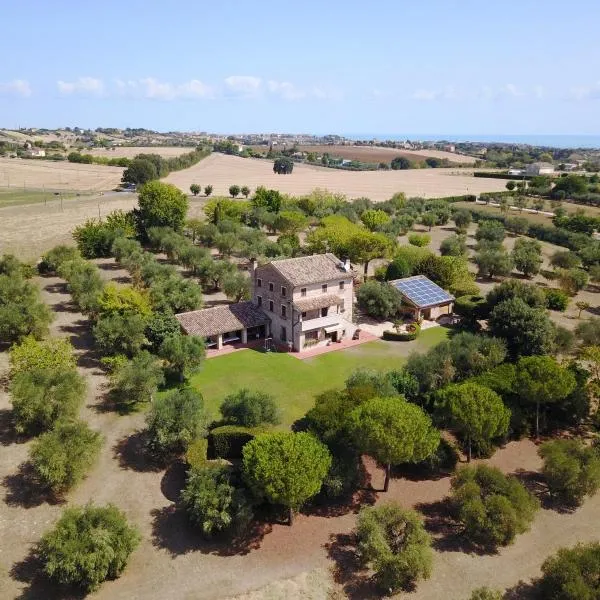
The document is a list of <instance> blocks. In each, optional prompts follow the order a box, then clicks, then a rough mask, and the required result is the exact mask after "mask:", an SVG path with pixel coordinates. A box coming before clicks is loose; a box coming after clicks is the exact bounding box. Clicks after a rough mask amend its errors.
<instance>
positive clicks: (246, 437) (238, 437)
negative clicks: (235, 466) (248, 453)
mask: <svg viewBox="0 0 600 600" xmlns="http://www.w3.org/2000/svg"><path fill="white" fill-rule="evenodd" d="M254 435H255V434H254V433H253V432H252V431H250V430H249V429H248V428H246V427H242V426H239V425H223V426H221V427H215V428H214V429H212V430H211V432H210V435H209V444H210V447H211V449H212V454H213V455H214V456H215V458H241V457H242V450H243V448H244V446H245V445H246V444H247V443H248V442H249V441H250V440H252V439H254Z"/></svg>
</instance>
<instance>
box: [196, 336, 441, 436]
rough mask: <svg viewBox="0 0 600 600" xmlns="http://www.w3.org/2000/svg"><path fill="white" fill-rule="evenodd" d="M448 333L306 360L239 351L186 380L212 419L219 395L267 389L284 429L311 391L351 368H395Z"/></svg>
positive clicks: (335, 383)
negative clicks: (205, 405) (242, 389)
mask: <svg viewBox="0 0 600 600" xmlns="http://www.w3.org/2000/svg"><path fill="white" fill-rule="evenodd" d="M449 331H450V330H448V329H446V328H444V327H434V328H432V329H427V330H425V331H424V332H423V333H422V334H421V335H420V336H419V338H418V339H417V340H415V341H414V342H383V341H375V342H369V343H367V344H362V345H360V346H355V347H354V348H348V349H347V350H339V351H337V352H329V353H327V354H322V355H320V356H316V357H314V358H309V359H306V360H299V359H297V358H296V357H294V356H291V355H288V354H283V353H265V352H260V351H256V350H242V351H241V352H234V353H232V354H226V355H225V356H219V357H217V358H211V359H209V360H207V361H206V362H205V363H204V365H203V367H202V371H200V373H198V374H197V375H195V376H194V377H192V379H191V384H192V385H193V386H194V387H195V388H197V389H198V390H199V391H200V392H201V393H202V395H203V397H204V400H205V402H206V404H207V408H208V409H209V410H210V411H211V413H212V415H213V416H214V417H215V418H217V417H218V416H219V405H220V404H221V402H222V401H223V398H224V397H225V396H226V395H227V394H229V393H231V392H233V391H235V390H238V389H240V388H242V387H248V388H251V389H261V390H263V391H265V392H268V393H269V394H272V395H273V396H274V397H275V398H276V399H277V400H278V402H279V404H280V406H281V409H282V413H283V423H282V427H286V426H289V425H291V424H292V423H293V422H294V421H295V420H296V419H299V418H300V417H302V416H303V415H304V414H305V413H306V411H307V410H308V409H309V408H311V407H312V405H313V401H314V397H315V395H316V394H318V393H320V392H322V391H324V390H327V389H331V388H336V387H341V386H342V385H343V383H344V381H345V380H346V378H347V377H348V376H349V375H350V374H351V373H352V372H353V371H355V370H356V369H358V368H361V367H364V368H370V369H378V370H391V369H395V368H400V367H401V365H402V364H403V362H404V361H405V359H406V357H407V356H408V355H409V354H410V353H411V352H412V351H417V352H424V351H426V350H427V349H429V348H431V347H432V346H435V345H436V344H438V343H439V342H441V341H442V340H444V339H446V338H447V337H448V334H449Z"/></svg>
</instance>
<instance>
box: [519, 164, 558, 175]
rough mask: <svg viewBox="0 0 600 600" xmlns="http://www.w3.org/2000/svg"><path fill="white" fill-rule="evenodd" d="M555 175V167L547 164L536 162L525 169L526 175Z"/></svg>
mask: <svg viewBox="0 0 600 600" xmlns="http://www.w3.org/2000/svg"><path fill="white" fill-rule="evenodd" d="M553 173H554V165H551V164H550V163H546V162H535V163H532V164H530V165H527V166H526V167H525V175H532V176H534V177H535V176H537V175H552V174H553Z"/></svg>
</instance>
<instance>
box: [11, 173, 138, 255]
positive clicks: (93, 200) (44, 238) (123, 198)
mask: <svg viewBox="0 0 600 600" xmlns="http://www.w3.org/2000/svg"><path fill="white" fill-rule="evenodd" d="M103 168H105V167H103ZM136 205H137V196H136V195H135V194H127V193H116V192H110V193H108V194H105V195H103V196H100V195H98V194H96V195H90V196H85V197H81V198H76V199H71V200H64V201H63V202H62V208H61V202H60V201H59V200H52V201H50V202H48V203H47V204H43V203H37V204H27V205H24V206H7V207H4V208H0V254H2V253H4V252H11V253H13V254H15V255H16V256H18V257H19V258H21V259H23V260H35V259H37V258H38V257H39V256H40V255H41V254H43V253H44V252H45V251H46V250H49V249H50V248H52V247H53V246H55V245H57V244H69V243H73V238H72V236H71V232H72V231H73V229H74V228H75V227H77V225H81V224H82V223H84V222H85V221H86V220H87V219H93V218H98V214H100V216H106V215H107V214H108V213H109V212H111V211H113V210H117V209H123V210H131V209H132V208H134V207H135V206H136Z"/></svg>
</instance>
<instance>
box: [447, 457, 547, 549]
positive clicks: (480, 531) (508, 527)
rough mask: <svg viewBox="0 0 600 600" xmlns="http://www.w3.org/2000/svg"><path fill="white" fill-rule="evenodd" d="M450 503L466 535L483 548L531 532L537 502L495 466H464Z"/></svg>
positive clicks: (457, 474) (506, 543) (505, 542)
mask: <svg viewBox="0 0 600 600" xmlns="http://www.w3.org/2000/svg"><path fill="white" fill-rule="evenodd" d="M451 485H452V495H451V502H452V506H453V509H454V515H455V518H456V519H457V521H458V522H459V523H461V524H462V526H463V527H464V533H465V535H466V536H467V537H468V538H469V539H470V540H471V541H473V542H475V543H477V544H480V545H482V546H484V547H491V548H495V547H496V546H498V545H500V546H506V545H508V544H510V543H512V542H513V540H514V538H515V537H516V536H517V534H519V533H524V532H526V531H528V530H529V527H530V525H531V522H532V521H533V518H534V516H535V513H536V511H537V510H538V509H539V502H538V500H537V499H536V498H535V497H534V496H532V495H531V494H530V493H529V492H528V491H527V489H526V488H525V487H524V486H523V484H522V483H521V482H520V481H519V480H518V479H517V478H516V477H511V476H506V475H504V474H503V473H502V471H500V470H499V469H497V468H495V467H489V466H487V465H477V466H476V467H463V468H462V469H459V470H458V471H457V473H456V475H455V476H454V477H453V478H452V483H451Z"/></svg>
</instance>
